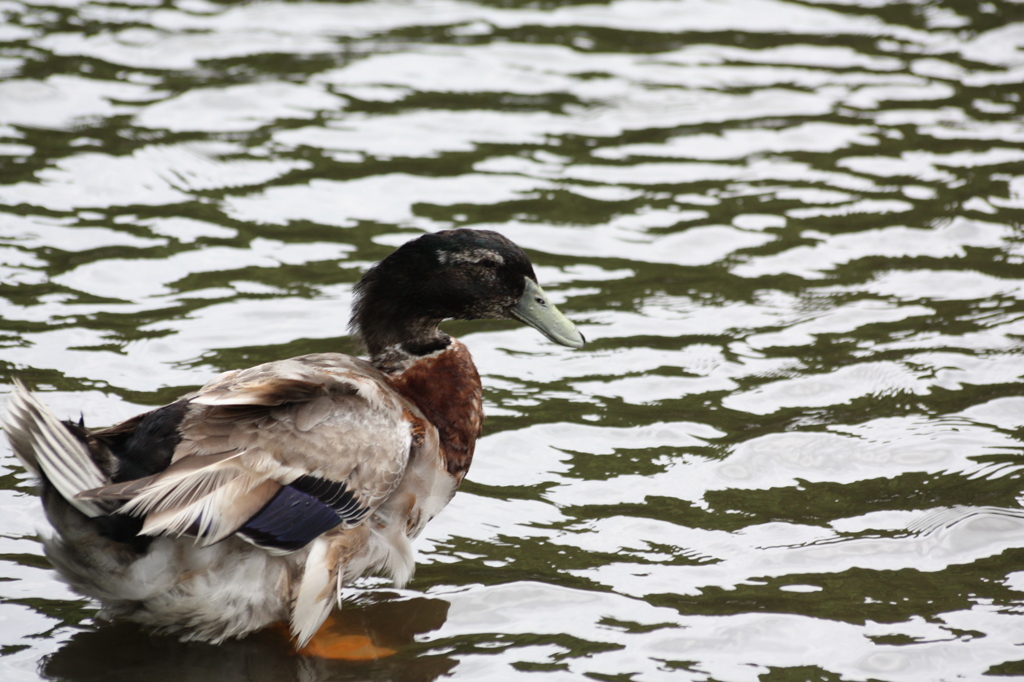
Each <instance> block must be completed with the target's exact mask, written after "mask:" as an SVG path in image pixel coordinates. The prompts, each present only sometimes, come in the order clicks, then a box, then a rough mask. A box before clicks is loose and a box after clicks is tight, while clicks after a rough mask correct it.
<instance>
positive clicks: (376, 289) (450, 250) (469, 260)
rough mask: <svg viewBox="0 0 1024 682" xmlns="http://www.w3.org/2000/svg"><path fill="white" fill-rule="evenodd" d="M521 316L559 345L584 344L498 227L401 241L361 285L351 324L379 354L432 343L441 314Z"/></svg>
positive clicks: (435, 340)
mask: <svg viewBox="0 0 1024 682" xmlns="http://www.w3.org/2000/svg"><path fill="white" fill-rule="evenodd" d="M448 319H455V320H480V319H516V320H519V321H521V322H524V323H525V324H528V325H530V326H531V327H533V328H534V329H536V330H538V331H539V332H541V333H542V334H544V336H546V337H548V338H549V339H551V340H552V341H554V342H555V343H560V344H562V345H563V346H569V347H571V348H582V347H583V343H584V339H583V335H582V334H580V333H579V331H578V330H577V329H576V326H575V325H574V324H573V323H572V322H570V321H569V319H568V318H566V317H565V315H563V314H562V313H561V312H560V311H559V310H558V308H556V307H555V305H554V304H553V303H552V302H551V300H550V298H548V295H547V294H546V293H545V292H544V290H543V289H541V287H540V285H539V284H537V276H536V275H535V274H534V272H533V265H532V264H531V263H530V259H529V258H528V257H527V256H526V253H524V252H523V250H522V249H521V248H519V247H518V246H516V245H515V244H514V243H512V242H511V241H510V240H509V239H507V238H506V237H503V236H502V235H500V234H498V233H497V232H490V231H486V230H469V229H458V230H446V231H444V232H436V233H433V234H425V235H423V236H422V237H419V238H417V239H414V240H412V241H410V242H407V243H406V244H404V245H402V246H401V247H399V248H398V249H397V250H396V251H395V252H394V253H392V254H391V255H389V256H388V257H387V258H385V259H384V260H382V261H381V262H380V263H378V264H377V265H375V266H374V267H373V268H371V269H370V270H369V271H368V272H367V273H366V274H365V275H364V276H363V278H362V279H361V280H360V281H359V284H357V285H356V302H355V306H354V307H353V311H352V321H351V324H350V326H351V328H352V331H353V332H354V333H355V334H357V335H358V336H359V337H360V338H361V339H362V340H363V342H364V343H365V344H366V346H367V349H368V350H369V351H370V354H371V355H373V356H376V355H377V354H378V353H380V352H382V351H384V350H385V349H386V348H388V347H391V346H395V345H396V344H401V345H402V346H403V347H405V349H406V350H407V351H410V352H416V351H417V349H428V348H430V347H431V346H432V345H436V344H437V343H442V342H446V339H447V337H444V336H443V333H441V332H440V331H438V329H437V325H438V323H440V322H441V321H442V320H448Z"/></svg>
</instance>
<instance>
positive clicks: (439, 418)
mask: <svg viewBox="0 0 1024 682" xmlns="http://www.w3.org/2000/svg"><path fill="white" fill-rule="evenodd" d="M440 333H441V334H444V333H443V332H440ZM420 350H427V349H426V348H422V349H420ZM395 355H396V357H395V358H393V360H398V359H399V358H398V357H397V355H402V360H401V362H396V363H395V365H396V366H394V367H393V368H392V369H390V371H389V369H387V368H386V367H385V366H382V365H379V364H378V365H377V366H378V368H380V369H381V370H382V371H384V372H385V373H386V374H387V375H388V378H389V379H390V380H391V383H392V384H393V385H394V387H395V390H397V391H398V392H399V393H401V394H402V395H403V396H405V397H406V398H408V399H409V400H410V401H412V403H413V404H414V405H416V407H418V408H419V409H420V411H421V412H422V413H423V416H424V417H426V418H427V420H429V421H430V423H431V424H433V425H434V426H435V427H437V431H438V435H439V436H440V439H441V454H442V456H443V457H444V462H445V467H446V468H447V469H448V472H449V473H451V474H452V475H453V476H455V477H456V479H457V480H458V481H459V482H461V481H462V478H463V476H465V475H466V471H468V470H469V465H470V463H471V462H472V461H473V451H474V449H475V448H476V439H477V438H478V437H479V436H480V430H481V428H482V427H483V421H484V411H483V390H482V387H481V385H480V375H479V373H477V371H476V366H475V365H474V364H473V358H472V357H470V354H469V350H468V349H467V348H466V347H465V346H464V345H462V344H461V343H460V342H459V341H458V340H456V339H453V338H451V337H450V336H448V335H447V334H444V344H443V345H440V346H438V348H437V349H436V350H434V351H432V352H429V351H428V352H427V353H423V354H420V355H413V354H412V353H411V352H409V351H405V352H403V353H401V354H399V353H397V352H396V353H395ZM374 364H377V358H376V357H375V358H374Z"/></svg>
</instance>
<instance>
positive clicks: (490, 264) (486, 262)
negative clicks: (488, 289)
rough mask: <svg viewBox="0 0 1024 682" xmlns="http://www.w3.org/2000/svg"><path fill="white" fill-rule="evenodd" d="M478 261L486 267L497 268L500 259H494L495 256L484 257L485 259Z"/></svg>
mask: <svg viewBox="0 0 1024 682" xmlns="http://www.w3.org/2000/svg"><path fill="white" fill-rule="evenodd" d="M478 262H479V263H480V265H482V266H484V267H485V268H496V267H498V261H496V260H494V259H493V258H484V259H482V260H480V261H478Z"/></svg>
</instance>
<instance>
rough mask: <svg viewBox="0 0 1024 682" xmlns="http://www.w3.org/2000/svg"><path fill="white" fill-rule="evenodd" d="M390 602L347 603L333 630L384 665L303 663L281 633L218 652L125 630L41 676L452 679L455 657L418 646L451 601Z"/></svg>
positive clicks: (78, 641)
mask: <svg viewBox="0 0 1024 682" xmlns="http://www.w3.org/2000/svg"><path fill="white" fill-rule="evenodd" d="M388 596H389V595H388V594H387V593H374V594H373V596H372V597H371V599H372V602H369V603H361V604H359V605H354V606H350V605H349V604H346V605H345V608H343V609H340V610H335V611H334V613H333V614H332V621H333V622H332V624H331V625H330V634H333V635H335V636H336V637H337V638H338V639H340V640H346V639H351V640H356V639H359V638H368V640H369V642H368V643H367V645H366V647H363V648H362V649H361V651H362V652H365V651H367V650H370V651H374V652H378V653H383V654H389V655H383V656H381V657H380V658H373V659H364V660H332V659H327V658H320V657H315V656H298V655H295V654H294V653H292V650H291V645H290V642H289V641H288V640H287V639H286V638H285V637H284V636H283V635H282V634H281V633H280V632H275V631H273V630H264V631H262V632H257V633H255V634H253V635H251V636H249V637H247V638H245V639H242V640H233V641H229V642H225V643H223V644H219V645H212V644H202V643H182V642H179V641H178V640H176V639H175V638H173V637H162V636H154V635H149V634H147V633H146V632H145V631H143V630H141V629H140V628H139V627H138V626H136V625H133V624H127V623H124V624H113V625H104V626H101V627H99V628H98V629H96V630H89V631H84V632H80V633H78V634H76V635H74V636H73V637H72V638H71V639H70V641H68V643H67V644H66V645H65V646H64V647H62V648H61V649H60V650H59V651H57V652H56V653H54V654H52V655H51V656H48V657H47V658H45V659H43V661H42V663H41V664H40V673H41V674H42V676H43V677H44V678H45V679H48V680H54V681H57V680H61V681H63V680H67V681H69V682H70V681H74V682H100V681H102V682H140V681H142V680H145V681H146V682H172V681H173V682H180V681H181V680H189V682H236V681H239V682H240V681H242V680H244V681H245V682H290V681H291V680H295V681H296V682H329V681H333V680H395V681H396V682H397V681H402V682H405V681H408V682H426V681H428V680H434V679H436V678H438V677H439V676H441V675H444V674H446V673H448V672H450V671H451V670H452V669H453V668H454V667H455V665H456V663H457V661H455V660H454V659H453V658H450V657H448V656H444V655H431V654H430V653H424V652H423V651H422V650H419V649H418V648H417V647H415V646H414V645H413V643H414V640H415V637H416V635H419V634H422V633H425V632H430V631H431V630H436V629H438V628H439V627H441V625H443V624H444V622H445V619H446V618H447V616H448V607H449V604H448V602H446V601H444V600H443V599H431V598H426V597H414V598H411V599H395V598H390V599H389V598H387V597H388ZM390 596H392V597H393V596H395V595H390ZM363 641H365V640H363ZM389 652H393V653H389ZM356 655H359V654H358V652H357V653H356Z"/></svg>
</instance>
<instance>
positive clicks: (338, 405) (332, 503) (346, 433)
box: [86, 353, 418, 551]
mask: <svg viewBox="0 0 1024 682" xmlns="http://www.w3.org/2000/svg"><path fill="white" fill-rule="evenodd" d="M410 412H412V413H414V414H418V410H416V408H415V407H414V406H413V405H412V404H411V403H409V402H408V401H407V400H405V399H404V398H402V397H401V396H400V395H399V394H398V393H396V392H395V391H394V389H393V388H392V387H391V386H390V384H389V383H388V381H387V379H386V378H385V377H384V376H383V375H382V374H381V373H380V372H379V371H377V370H376V369H375V368H374V367H373V366H371V365H370V364H369V363H366V362H364V361H362V360H359V359H357V358H353V357H350V356H346V355H340V354H334V353H324V354H317V355H307V356H303V357H299V358H293V359H290V360H282V361H278V362H271V363H267V364H263V365H258V366H256V367H253V368H251V369H246V370H241V371H235V372H227V373H225V374H222V375H220V376H219V377H217V378H215V379H214V380H212V381H211V382H210V383H208V384H207V385H206V386H204V387H203V388H202V389H200V390H199V391H198V392H197V393H196V394H195V395H194V396H192V397H191V398H190V403H189V407H188V409H187V410H186V412H185V415H184V417H183V419H182V421H181V424H180V426H179V431H180V433H181V435H182V439H181V442H180V443H179V445H178V447H177V449H176V450H175V452H174V456H173V458H172V463H171V465H170V466H169V467H168V468H167V469H166V470H165V471H163V472H161V473H159V474H156V475H154V476H150V477H149V478H148V479H145V480H140V481H135V482H131V483H128V484H119V485H114V486H108V487H106V488H101V489H98V490H96V491H92V492H91V493H90V494H88V495H87V496H86V497H91V498H94V499H110V498H120V499H125V498H130V499H129V501H128V502H127V503H126V504H125V506H124V507H123V511H124V512H126V513H131V514H135V515H138V516H144V517H145V523H144V526H143V530H142V532H143V533H144V534H151V535H156V534H168V535H181V534H186V533H187V534H194V535H196V536H198V537H199V538H200V542H201V543H202V544H210V543H213V542H217V541H218V540H220V539H223V538H224V537H226V536H228V535H230V534H231V533H234V532H240V533H241V534H242V535H243V536H245V537H247V538H248V539H250V540H252V541H253V542H256V543H257V544H261V545H265V546H267V547H268V548H270V549H278V550H282V551H290V550H292V549H297V548H298V547H299V546H303V545H305V544H306V543H307V542H308V541H310V540H312V539H313V538H315V537H316V536H318V535H319V534H320V533H322V532H324V531H326V530H328V529H330V528H333V527H335V526H339V525H340V526H341V527H342V528H345V527H353V526H356V525H359V524H360V523H361V522H362V521H363V520H364V519H365V518H366V516H367V515H368V514H369V513H371V512H372V510H373V509H376V507H377V506H379V505H380V503H381V502H382V501H383V500H385V499H386V498H387V497H388V495H389V494H390V493H391V492H392V491H393V490H394V489H395V487H396V486H397V485H398V483H399V481H400V480H401V477H402V475H403V473H404V471H405V468H406V465H407V463H408V459H409V451H410V446H411V444H412V441H413V434H412V431H411V428H410V427H411V423H410V422H409V420H408V418H407V416H406V415H408V414H410Z"/></svg>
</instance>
